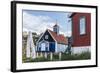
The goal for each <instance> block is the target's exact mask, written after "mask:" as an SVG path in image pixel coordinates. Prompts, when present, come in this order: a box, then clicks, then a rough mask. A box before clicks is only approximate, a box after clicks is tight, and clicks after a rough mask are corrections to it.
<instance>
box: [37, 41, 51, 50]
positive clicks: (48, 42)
mask: <svg viewBox="0 0 100 73" xmlns="http://www.w3.org/2000/svg"><path fill="white" fill-rule="evenodd" d="M43 41H44V42H46V43H48V51H49V42H48V41H45V40H42V41H41V42H39V43H38V45H39V47H40V46H41V43H42V42H43ZM46 46H47V45H46ZM45 51H46V49H45Z"/></svg>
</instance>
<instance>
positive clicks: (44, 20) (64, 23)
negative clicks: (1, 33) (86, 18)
mask: <svg viewBox="0 0 100 73" xmlns="http://www.w3.org/2000/svg"><path fill="white" fill-rule="evenodd" d="M70 14H71V13H69V12H58V11H57V12H52V11H34V10H23V31H32V32H37V33H38V34H40V33H42V32H44V31H45V30H46V29H51V30H52V29H53V28H52V27H53V26H54V25H55V24H56V21H57V24H58V25H59V26H60V29H59V31H60V33H61V34H64V35H66V36H71V21H70V18H69V17H68V15H70Z"/></svg>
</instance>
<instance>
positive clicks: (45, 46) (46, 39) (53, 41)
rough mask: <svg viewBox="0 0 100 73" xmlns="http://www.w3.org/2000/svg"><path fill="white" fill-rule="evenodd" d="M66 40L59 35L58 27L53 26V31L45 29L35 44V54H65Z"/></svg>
mask: <svg viewBox="0 0 100 73" xmlns="http://www.w3.org/2000/svg"><path fill="white" fill-rule="evenodd" d="M67 45H68V39H67V38H66V37H65V36H64V35H62V34H59V26H58V25H57V24H55V25H54V26H53V31H51V30H49V29H47V30H46V31H45V32H44V33H43V34H42V35H41V36H40V37H39V39H38V41H37V44H36V47H37V49H36V51H37V52H56V53H57V52H65V50H66V49H67Z"/></svg>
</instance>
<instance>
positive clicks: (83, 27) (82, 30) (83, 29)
mask: <svg viewBox="0 0 100 73" xmlns="http://www.w3.org/2000/svg"><path fill="white" fill-rule="evenodd" d="M85 33H86V19H85V17H81V18H80V35H82V34H85Z"/></svg>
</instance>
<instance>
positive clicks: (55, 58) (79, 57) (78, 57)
mask: <svg viewBox="0 0 100 73" xmlns="http://www.w3.org/2000/svg"><path fill="white" fill-rule="evenodd" d="M86 59H91V54H90V52H84V53H81V54H73V55H71V54H66V53H62V57H61V60H59V55H58V54H53V59H52V60H50V54H48V56H47V58H45V57H43V56H42V57H38V58H35V59H32V58H26V57H25V55H23V63H25V62H47V61H65V60H66V61H67V60H86Z"/></svg>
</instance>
